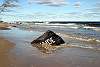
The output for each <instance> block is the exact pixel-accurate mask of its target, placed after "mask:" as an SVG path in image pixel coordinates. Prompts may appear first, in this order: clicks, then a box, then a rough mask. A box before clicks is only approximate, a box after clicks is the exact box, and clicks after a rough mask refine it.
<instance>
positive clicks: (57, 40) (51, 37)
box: [31, 30, 65, 46]
mask: <svg viewBox="0 0 100 67" xmlns="http://www.w3.org/2000/svg"><path fill="white" fill-rule="evenodd" d="M43 43H47V44H50V45H52V46H53V45H54V46H57V45H60V44H64V43H65V42H64V40H63V39H62V38H61V37H60V36H58V35H57V34H55V33H54V32H53V31H50V30H48V31H46V32H45V33H44V34H43V35H42V36H40V37H39V38H37V39H35V40H33V41H32V42H31V44H43Z"/></svg>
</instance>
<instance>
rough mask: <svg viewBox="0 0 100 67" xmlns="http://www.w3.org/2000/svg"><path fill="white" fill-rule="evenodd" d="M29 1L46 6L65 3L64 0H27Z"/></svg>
mask: <svg viewBox="0 0 100 67" xmlns="http://www.w3.org/2000/svg"><path fill="white" fill-rule="evenodd" d="M28 2H29V3H33V2H35V3H37V4H43V5H48V6H62V5H65V4H67V2H66V1H65V0H28Z"/></svg>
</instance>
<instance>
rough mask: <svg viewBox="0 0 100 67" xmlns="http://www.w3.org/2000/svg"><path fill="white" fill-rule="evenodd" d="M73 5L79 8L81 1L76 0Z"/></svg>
mask: <svg viewBox="0 0 100 67" xmlns="http://www.w3.org/2000/svg"><path fill="white" fill-rule="evenodd" d="M73 6H75V7H76V8H80V6H81V2H80V1H77V2H75V4H74V5H73Z"/></svg>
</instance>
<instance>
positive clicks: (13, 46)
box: [0, 24, 100, 67]
mask: <svg viewBox="0 0 100 67" xmlns="http://www.w3.org/2000/svg"><path fill="white" fill-rule="evenodd" d="M0 26H1V27H9V25H7V26H6V25H5V24H0ZM47 29H51V30H53V31H55V32H56V33H58V34H59V33H60V34H59V35H60V36H61V37H63V38H64V40H65V42H66V45H67V43H69V42H71V43H69V44H83V45H84V44H87V45H89V44H90V45H91V44H92V45H93V44H96V45H98V44H99V43H90V42H86V41H80V40H78V39H77V40H76V39H71V38H68V37H64V36H63V35H61V31H59V30H57V29H56V28H54V27H52V28H50V27H47V28H45V27H38V26H37V27H35V26H34V27H33V28H32V29H25V28H24V29H23V28H13V27H12V28H11V30H0V67H99V66H100V51H99V50H94V49H87V48H80V47H65V48H60V49H58V50H57V51H56V52H54V53H52V54H46V53H43V52H42V51H41V49H38V48H36V47H33V46H32V45H31V44H30V42H31V41H32V40H33V39H36V38H37V37H38V36H40V35H41V34H42V33H43V32H45V31H46V30H47ZM59 29H60V30H63V29H62V28H59ZM41 32H42V33H41ZM63 33H65V32H63Z"/></svg>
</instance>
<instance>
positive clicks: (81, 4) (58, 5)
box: [0, 0, 100, 21]
mask: <svg viewBox="0 0 100 67" xmlns="http://www.w3.org/2000/svg"><path fill="white" fill-rule="evenodd" d="M2 1H3V0H0V4H2ZM18 5H19V7H16V8H10V10H13V11H11V12H3V13H1V14H0V18H2V20H4V21H100V0H19V2H18Z"/></svg>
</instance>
